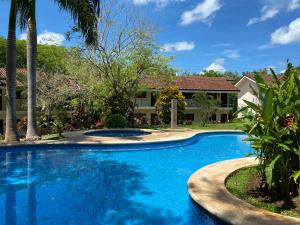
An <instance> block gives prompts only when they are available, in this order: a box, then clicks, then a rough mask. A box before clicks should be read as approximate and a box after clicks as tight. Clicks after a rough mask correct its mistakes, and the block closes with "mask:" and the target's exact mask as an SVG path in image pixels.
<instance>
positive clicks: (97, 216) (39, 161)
mask: <svg viewBox="0 0 300 225" xmlns="http://www.w3.org/2000/svg"><path fill="white" fill-rule="evenodd" d="M244 138H245V135H244V134H242V133H214V134H212V133H207V134H200V135H197V136H195V137H193V138H191V139H189V140H186V141H176V142H170V143H158V144H131V145H98V146H88V145H85V146H79V145H54V146H49V145H48V146H46V145H43V146H21V147H14V148H9V147H7V148H2V149H1V151H0V224H7V225H8V224H9V225H14V224H28V225H36V224H39V225H50V224H51V225H53V224H55V225H60V224H66V225H96V224H103V225H110V224H120V225H137V224H150V225H152V224H155V225H176V224H183V225H196V224H203V225H218V224H221V223H220V222H218V221H216V220H214V219H212V218H211V217H210V216H208V215H207V214H205V213H204V212H203V211H202V210H201V209H200V208H199V207H197V206H196V204H195V203H194V202H193V201H192V200H191V199H190V198H189V195H188V192H187V188H186V186H187V181H188V178H189V177H190V175H191V174H192V173H193V172H195V171H196V170H198V169H199V168H201V167H203V166H205V165H208V164H210V163H213V162H216V161H221V160H226V159H232V158H238V157H243V156H245V155H246V154H247V153H249V152H250V151H251V148H250V146H249V144H248V143H244V142H243V139H244Z"/></svg>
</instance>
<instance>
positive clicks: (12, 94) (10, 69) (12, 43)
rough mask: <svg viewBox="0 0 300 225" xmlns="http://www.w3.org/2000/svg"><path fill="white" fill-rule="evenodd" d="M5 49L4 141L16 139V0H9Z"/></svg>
mask: <svg viewBox="0 0 300 225" xmlns="http://www.w3.org/2000/svg"><path fill="white" fill-rule="evenodd" d="M10 4H11V5H10V12H9V24H8V35H7V49H6V93H7V95H6V131H5V141H6V142H14V141H18V140H19V138H18V133H17V125H16V123H17V116H16V16H17V1H16V0H11V3H10Z"/></svg>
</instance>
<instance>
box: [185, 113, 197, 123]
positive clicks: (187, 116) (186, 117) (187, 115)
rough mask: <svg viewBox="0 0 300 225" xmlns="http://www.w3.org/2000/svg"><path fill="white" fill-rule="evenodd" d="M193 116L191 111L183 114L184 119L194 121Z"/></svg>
mask: <svg viewBox="0 0 300 225" xmlns="http://www.w3.org/2000/svg"><path fill="white" fill-rule="evenodd" d="M194 118H195V116H194V114H193V113H187V114H185V115H184V119H185V120H190V121H194Z"/></svg>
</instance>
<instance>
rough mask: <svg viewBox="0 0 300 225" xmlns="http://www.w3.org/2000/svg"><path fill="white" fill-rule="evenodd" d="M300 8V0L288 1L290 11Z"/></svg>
mask: <svg viewBox="0 0 300 225" xmlns="http://www.w3.org/2000/svg"><path fill="white" fill-rule="evenodd" d="M298 8H300V0H291V1H290V2H289V3H288V11H294V10H296V9H298Z"/></svg>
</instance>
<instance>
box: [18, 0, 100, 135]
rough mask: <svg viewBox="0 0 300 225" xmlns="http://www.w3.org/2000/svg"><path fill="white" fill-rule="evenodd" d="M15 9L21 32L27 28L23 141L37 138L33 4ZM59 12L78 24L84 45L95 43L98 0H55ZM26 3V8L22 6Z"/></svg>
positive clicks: (22, 2)
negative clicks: (25, 112)
mask: <svg viewBox="0 0 300 225" xmlns="http://www.w3.org/2000/svg"><path fill="white" fill-rule="evenodd" d="M19 2H20V4H19V6H18V9H19V11H20V14H21V16H20V18H21V19H22V18H27V19H26V20H21V28H24V27H25V26H26V25H27V80H28V124H27V132H26V139H27V140H32V139H37V138H39V135H38V132H37V124H36V58H37V32H36V16H35V7H36V6H35V5H36V4H35V2H36V0H25V1H19ZM55 2H56V3H57V4H58V6H59V7H60V9H63V10H65V11H67V12H69V13H70V14H71V16H72V18H73V20H74V21H75V22H76V23H77V29H76V30H78V31H80V32H81V33H82V34H83V36H84V38H85V42H86V44H87V45H93V44H96V43H97V26H98V16H99V13H100V0H81V1H73V0H55ZM24 3H25V4H24Z"/></svg>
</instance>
